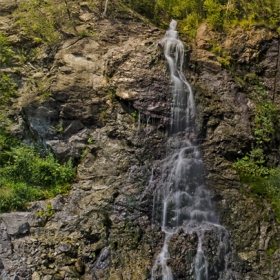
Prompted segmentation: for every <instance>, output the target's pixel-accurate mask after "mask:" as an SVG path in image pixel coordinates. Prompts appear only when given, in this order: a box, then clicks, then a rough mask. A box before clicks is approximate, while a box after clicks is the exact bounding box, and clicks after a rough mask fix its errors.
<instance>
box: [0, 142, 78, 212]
mask: <svg viewBox="0 0 280 280" xmlns="http://www.w3.org/2000/svg"><path fill="white" fill-rule="evenodd" d="M2 138H3V137H2ZM10 138H12V137H10ZM0 139H1V138H0ZM9 142H10V143H18V142H17V141H16V140H14V141H13V140H9ZM0 144H1V146H0V148H1V155H0V163H1V167H0V173H1V179H0V194H1V195H0V212H2V211H9V210H18V209H23V208H24V207H25V205H26V203H27V202H28V201H32V200H36V199H45V198H50V197H53V196H54V195H57V194H59V193H63V192H66V191H67V190H68V189H69V187H70V184H69V182H71V180H73V178H74V177H75V168H73V167H72V163H71V160H69V161H68V162H66V163H64V164H60V163H59V162H58V161H57V160H56V159H55V158H54V156H53V155H52V154H51V153H50V152H48V151H41V153H40V152H39V151H38V150H36V149H35V148H34V147H31V146H28V145H27V144H17V145H15V146H13V147H12V148H8V147H7V143H5V141H2V142H1V143H0ZM42 152H43V153H45V154H46V155H45V156H42V155H41V154H42Z"/></svg>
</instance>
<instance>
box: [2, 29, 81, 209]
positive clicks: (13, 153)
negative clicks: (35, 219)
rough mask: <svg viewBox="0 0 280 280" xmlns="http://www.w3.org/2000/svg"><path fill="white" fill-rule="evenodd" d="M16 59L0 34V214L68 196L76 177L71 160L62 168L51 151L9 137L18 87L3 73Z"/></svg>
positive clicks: (5, 39)
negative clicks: (43, 200) (12, 106)
mask: <svg viewBox="0 0 280 280" xmlns="http://www.w3.org/2000/svg"><path fill="white" fill-rule="evenodd" d="M14 55H15V54H14V52H13V50H12V48H11V47H10V46H9V44H8V43H7V38H6V37H5V36H4V35H3V34H1V33H0V66H1V67H0V212H6V211H13V210H22V209H25V207H26V204H27V203H28V202H30V201H34V200H38V199H46V198H50V197H53V196H55V195H57V194H59V193H65V192H67V191H68V190H69V188H70V182H71V181H72V180H73V179H74V177H75V174H76V171H75V168H74V167H73V166H72V162H71V160H69V161H68V162H66V163H63V164H60V163H59V162H58V161H57V160H56V159H55V157H54V155H53V154H52V153H51V152H50V151H47V150H44V149H42V148H40V147H39V146H38V147H35V146H30V145H27V144H24V143H22V142H21V141H20V140H19V139H17V138H16V137H15V136H13V135H12V134H11V133H10V131H9V129H10V127H11V126H12V125H13V122H12V120H11V119H10V118H9V117H8V116H9V113H8V109H9V107H10V106H11V105H12V104H13V98H14V97H16V95H17V85H16V84H15V83H14V81H13V78H12V76H11V75H10V74H9V72H7V73H6V72H4V70H5V68H6V67H9V66H10V64H12V61H13V59H14Z"/></svg>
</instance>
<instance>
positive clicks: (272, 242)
mask: <svg viewBox="0 0 280 280" xmlns="http://www.w3.org/2000/svg"><path fill="white" fill-rule="evenodd" d="M277 249H278V242H277V240H275V239H272V240H270V242H269V249H268V250H267V251H266V254H267V255H268V256H271V255H273V254H274V253H275V252H276V250H277Z"/></svg>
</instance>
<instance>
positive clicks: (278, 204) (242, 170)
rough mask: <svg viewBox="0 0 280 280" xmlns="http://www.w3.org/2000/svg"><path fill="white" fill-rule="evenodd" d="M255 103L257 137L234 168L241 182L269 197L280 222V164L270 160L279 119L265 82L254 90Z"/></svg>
mask: <svg viewBox="0 0 280 280" xmlns="http://www.w3.org/2000/svg"><path fill="white" fill-rule="evenodd" d="M253 99H254V103H255V105H256V106H255V110H254V119H253V125H252V130H253V134H254V141H253V143H252V148H251V150H250V151H249V152H247V154H246V155H245V156H244V157H242V158H240V159H237V160H236V162H235V163H234V164H233V168H234V169H235V170H236V171H237V172H238V173H239V175H240V179H241V182H243V183H245V184H248V185H249V186H250V187H251V193H252V194H255V195H258V196H261V197H263V198H266V199H267V200H268V201H269V202H270V203H271V205H272V207H273V209H274V212H275V215H276V219H277V221H278V222H280V168H279V167H275V166H271V165H270V164H269V161H268V154H269V152H270V148H271V147H273V146H275V145H276V144H275V143H276V138H277V131H278V130H279V120H278V118H277V108H276V106H275V104H274V103H273V102H272V101H271V100H270V99H269V98H268V96H267V92H266V90H265V88H264V86H263V85H260V84H259V85H256V86H255V88H254V92H253Z"/></svg>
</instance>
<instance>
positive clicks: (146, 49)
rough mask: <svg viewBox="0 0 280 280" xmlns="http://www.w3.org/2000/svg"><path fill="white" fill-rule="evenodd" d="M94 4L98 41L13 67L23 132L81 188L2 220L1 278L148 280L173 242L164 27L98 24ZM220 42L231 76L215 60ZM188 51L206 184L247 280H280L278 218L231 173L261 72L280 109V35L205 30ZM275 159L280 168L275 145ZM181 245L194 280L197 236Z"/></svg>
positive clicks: (235, 264)
mask: <svg viewBox="0 0 280 280" xmlns="http://www.w3.org/2000/svg"><path fill="white" fill-rule="evenodd" d="M2 2H3V5H4V6H5V9H4V10H3V11H2V12H1V17H2V18H3V19H5V20H3V21H2V22H3V23H4V24H2V25H1V30H2V31H3V30H4V31H5V32H7V34H8V35H9V39H10V42H11V43H12V44H14V46H18V45H20V44H21V43H22V44H23V43H25V42H23V41H21V40H22V37H21V35H20V34H15V33H14V32H13V29H11V28H10V26H11V25H10V24H9V23H8V22H12V20H13V18H12V11H13V9H14V8H15V7H16V2H15V4H11V3H12V2H11V1H10V2H9V3H8V2H7V1H1V3H2ZM82 5H83V6H82V7H83V9H82V8H81V9H80V11H79V19H80V22H79V24H80V25H79V26H80V27H81V26H84V27H85V26H86V27H87V26H90V27H91V28H93V31H94V34H95V36H90V37H73V36H71V38H68V39H64V40H61V41H59V42H57V43H56V44H53V45H50V46H44V47H42V48H41V52H40V53H39V54H38V55H37V57H36V58H35V59H33V60H32V61H30V62H29V63H27V64H25V65H22V66H19V68H20V70H19V69H16V70H15V69H14V68H13V69H10V71H11V72H12V73H13V75H14V77H15V79H16V80H17V82H18V84H19V87H20V95H19V97H18V99H17V100H16V102H15V103H14V105H13V107H12V108H11V112H10V115H12V116H14V118H15V119H16V120H17V124H16V125H15V127H14V130H15V131H16V133H17V134H18V135H20V136H21V137H22V139H24V140H28V139H30V138H32V139H36V141H37V142H39V143H40V144H41V145H43V146H45V147H49V148H51V149H52V151H53V152H54V154H55V155H56V156H57V158H59V159H60V160H62V161H65V160H67V159H68V158H70V157H71V158H73V159H74V161H75V163H76V164H77V179H76V181H75V182H74V183H73V185H72V189H71V192H70V193H69V195H64V196H62V195H59V196H57V197H55V198H53V199H50V200H48V201H37V202H33V203H30V205H29V206H28V209H27V212H17V213H6V214H2V216H1V224H0V235H1V238H0V245H1V246H0V259H1V261H0V271H2V274H1V277H2V279H33V280H39V279H43V280H47V279H111V280H113V279H123V280H129V279H135V280H136V279H149V278H150V277H151V268H152V265H153V261H154V259H155V257H156V255H157V254H158V253H159V251H160V250H161V247H162V243H163V238H164V236H163V233H162V232H161V230H160V227H159V226H155V227H151V222H152V221H151V220H152V208H153V191H154V186H155V183H156V182H157V180H159V177H160V172H161V160H162V159H163V158H164V155H165V153H166V148H165V147H166V140H167V134H168V124H169V122H170V106H171V105H170V104H171V88H170V81H169V73H168V70H167V69H166V63H165V60H164V56H163V53H162V50H161V48H160V46H158V42H159V40H160V39H161V38H162V37H163V36H164V32H165V31H164V30H160V29H158V28H156V27H155V26H153V25H152V24H150V23H147V21H145V20H144V19H143V18H141V17H140V16H138V15H136V14H135V13H133V12H131V11H129V12H127V13H126V14H125V13H123V12H119V13H118V12H116V13H115V14H114V16H111V17H110V16H108V17H99V16H97V14H96V13H95V12H94V11H91V10H90V9H85V8H84V7H85V6H86V3H83V4H82ZM5 23H7V24H6V25H5ZM217 43H218V44H219V46H221V48H222V50H223V53H225V54H227V55H228V56H230V57H231V61H230V65H232V67H229V66H228V64H227V63H225V61H224V60H222V59H221V58H222V55H221V53H218V54H217V53H215V52H213V51H211V50H212V49H213V45H215V44H217ZM185 44H186V55H185V56H186V62H185V67H184V69H185V74H186V76H187V78H188V81H189V82H190V83H191V85H192V87H193V89H194V92H195V99H196V105H197V111H198V118H197V133H198V135H199V142H200V147H201V150H202V152H203V157H204V162H205V167H206V168H205V169H206V174H205V175H206V180H207V186H208V188H209V189H210V190H211V193H212V200H213V201H214V203H215V209H216V212H217V214H219V216H220V223H221V225H223V226H224V227H226V228H227V229H228V231H229V233H230V238H231V250H232V252H233V260H232V262H231V266H232V269H233V270H234V271H235V272H236V274H235V275H236V276H235V277H236V278H235V279H254V280H256V279H260V280H261V279H279V276H280V274H279V260H280V250H279V242H280V237H279V230H280V228H279V224H278V223H277V222H276V219H275V215H274V212H273V209H272V208H271V206H270V204H269V203H268V202H267V201H266V200H265V199H263V198H260V197H258V196H251V195H250V187H249V186H247V185H244V184H241V182H240V180H239V176H238V174H237V173H236V171H235V170H234V169H233V168H232V164H233V162H234V161H235V160H236V159H237V158H238V157H241V156H242V155H244V154H245V153H246V152H248V151H249V150H250V147H251V142H252V139H253V138H254V135H253V132H252V118H253V109H254V107H255V106H256V105H255V103H254V99H253V97H252V94H251V90H252V87H253V82H252V81H251V80H250V77H251V78H252V77H253V78H257V79H258V80H259V81H261V82H262V83H263V84H265V86H266V90H267V92H268V96H269V98H270V99H271V100H272V101H273V102H274V103H275V104H276V105H278V104H279V95H280V59H279V53H280V40H279V36H278V35H277V33H275V32H274V31H272V30H269V29H267V28H266V27H263V26H252V27H250V28H249V29H248V30H243V29H238V28H237V29H234V30H232V31H230V32H228V34H218V33H215V32H214V31H212V30H211V29H210V28H209V27H208V26H207V25H206V24H203V25H202V26H200V28H199V29H198V31H197V37H196V39H195V40H194V41H193V42H187V41H186V42H185ZM223 57H225V55H223ZM249 73H254V75H253V76H252V75H251V76H250V75H249V76H248V74H249ZM236 77H243V80H245V82H246V83H245V84H244V83H243V82H242V81H241V80H240V79H237V78H236ZM30 135H32V137H31V136H30ZM273 148H274V147H273ZM271 161H273V162H274V164H275V165H277V163H278V153H277V152H275V151H274V150H272V152H271ZM175 237H176V238H175ZM208 241H209V242H208V244H207V245H206V244H205V246H207V248H205V251H206V254H207V256H208V257H209V258H210V259H212V260H215V259H217V258H218V257H219V256H218V255H219V252H218V251H215V250H214V249H211V248H212V247H211V246H214V245H213V244H214V243H218V242H219V240H215V238H214V239H213V237H211V236H210V237H209V240H208ZM211 244H212V245H211ZM169 247H170V258H171V259H170V264H169V265H170V267H171V268H172V269H173V271H174V272H175V274H176V276H177V278H176V279H192V278H191V277H192V276H190V275H191V272H192V271H193V264H192V260H193V256H194V255H195V250H196V249H195V248H196V247H197V238H196V236H191V235H188V236H186V234H184V233H183V232H178V233H177V235H176V236H174V237H173V238H172V240H170V246H169ZM213 248H214V247H213ZM211 264H212V265H213V268H212V269H213V270H215V269H218V264H217V262H216V261H213V262H212V261H211ZM213 279H216V278H213ZM223 279H227V278H223Z"/></svg>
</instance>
